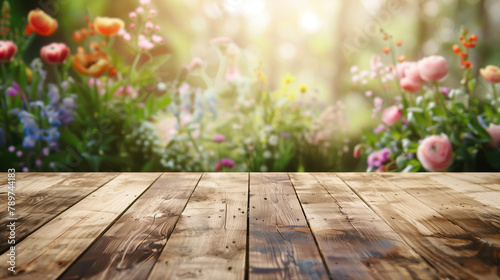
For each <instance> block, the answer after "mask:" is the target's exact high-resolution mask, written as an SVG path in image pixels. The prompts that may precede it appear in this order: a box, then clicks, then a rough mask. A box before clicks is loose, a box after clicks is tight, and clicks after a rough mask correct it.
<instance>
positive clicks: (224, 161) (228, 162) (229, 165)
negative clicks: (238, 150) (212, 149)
mask: <svg viewBox="0 0 500 280" xmlns="http://www.w3.org/2000/svg"><path fill="white" fill-rule="evenodd" d="M223 167H226V168H234V161H232V160H231V159H228V158H223V159H221V160H220V161H219V162H217V163H216V164H215V172H221V171H222V168H223Z"/></svg>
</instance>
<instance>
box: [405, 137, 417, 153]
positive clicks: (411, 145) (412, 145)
mask: <svg viewBox="0 0 500 280" xmlns="http://www.w3.org/2000/svg"><path fill="white" fill-rule="evenodd" d="M402 143H403V150H404V151H405V153H407V154H409V153H412V154H413V153H416V152H417V149H418V143H416V142H413V141H410V140H409V139H406V138H405V139H403V140H402Z"/></svg>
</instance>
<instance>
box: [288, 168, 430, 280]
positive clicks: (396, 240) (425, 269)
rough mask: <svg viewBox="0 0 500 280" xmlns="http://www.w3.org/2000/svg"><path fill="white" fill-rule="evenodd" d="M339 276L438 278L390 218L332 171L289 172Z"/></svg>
mask: <svg viewBox="0 0 500 280" xmlns="http://www.w3.org/2000/svg"><path fill="white" fill-rule="evenodd" d="M289 175H290V178H291V180H292V183H293V185H294V187H295V190H296V191H297V195H298V197H299V199H300V202H301V204H302V207H303V208H304V212H305V214H306V217H307V218H308V221H309V225H310V227H311V230H312V232H313V233H314V236H315V237H316V240H317V241H318V245H319V248H320V250H321V253H322V254H323V256H324V259H325V260H326V263H327V265H328V268H329V270H330V273H331V275H332V276H333V278H335V279H437V278H438V274H437V272H436V271H435V270H434V269H433V268H432V267H430V266H429V265H428V264H427V263H426V262H425V261H424V260H423V259H422V258H421V257H420V256H419V255H418V254H417V253H416V252H415V251H414V250H413V249H412V248H411V247H409V246H408V245H407V244H406V243H405V242H404V241H403V240H402V239H401V237H400V236H399V235H398V234H397V233H396V232H394V230H392V229H391V228H390V227H389V225H387V224H386V222H385V221H384V220H383V219H382V218H380V217H379V216H378V215H377V214H375V213H374V212H373V211H372V210H371V209H370V208H369V207H368V206H367V205H366V204H365V203H364V202H363V201H362V200H361V199H360V198H359V197H358V196H357V195H356V194H355V193H353V192H352V190H351V189H349V187H348V186H346V185H345V183H344V182H343V181H342V180H340V179H339V178H338V177H337V176H335V175H333V174H324V173H320V174H314V175H312V174H310V173H293V174H289Z"/></svg>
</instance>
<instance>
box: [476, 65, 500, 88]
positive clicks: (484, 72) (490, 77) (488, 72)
mask: <svg viewBox="0 0 500 280" xmlns="http://www.w3.org/2000/svg"><path fill="white" fill-rule="evenodd" d="M479 72H480V73H481V76H483V79H485V80H486V81H487V82H490V83H492V84H496V83H500V69H498V67H496V66H493V65H488V66H486V68H484V69H481V70H479Z"/></svg>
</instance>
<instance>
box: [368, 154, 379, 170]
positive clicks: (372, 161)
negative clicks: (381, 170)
mask: <svg viewBox="0 0 500 280" xmlns="http://www.w3.org/2000/svg"><path fill="white" fill-rule="evenodd" d="M367 162H368V166H369V167H379V166H380V165H381V164H382V162H383V161H382V157H381V154H380V153H379V152H373V153H371V154H370V155H369V156H368V160H367Z"/></svg>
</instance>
